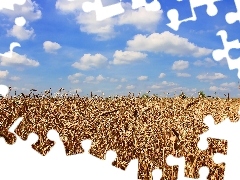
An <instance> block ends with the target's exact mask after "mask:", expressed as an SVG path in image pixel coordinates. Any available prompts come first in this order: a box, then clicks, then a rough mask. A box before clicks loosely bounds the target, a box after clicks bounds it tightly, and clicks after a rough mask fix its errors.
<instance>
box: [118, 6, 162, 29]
mask: <svg viewBox="0 0 240 180" xmlns="http://www.w3.org/2000/svg"><path fill="white" fill-rule="evenodd" d="M122 4H123V7H124V9H126V10H125V12H124V13H123V14H121V15H120V16H119V18H118V25H125V24H127V25H133V26H135V27H136V28H137V29H139V30H143V31H148V32H154V31H155V30H156V28H157V25H158V24H159V23H160V22H161V20H162V14H163V11H162V10H159V11H146V9H145V8H144V7H140V8H138V9H137V10H132V8H131V4H130V3H122Z"/></svg>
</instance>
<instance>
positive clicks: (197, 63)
mask: <svg viewBox="0 0 240 180" xmlns="http://www.w3.org/2000/svg"><path fill="white" fill-rule="evenodd" d="M193 65H195V66H205V67H212V66H216V65H217V63H216V62H215V61H213V60H212V59H211V58H205V59H204V60H202V61H201V60H197V61H195V62H194V63H193Z"/></svg>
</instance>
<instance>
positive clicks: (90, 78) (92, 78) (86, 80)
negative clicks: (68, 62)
mask: <svg viewBox="0 0 240 180" xmlns="http://www.w3.org/2000/svg"><path fill="white" fill-rule="evenodd" d="M94 79H95V78H94V77H93V76H88V77H86V79H85V81H84V82H87V83H89V82H92V81H93V80H94Z"/></svg>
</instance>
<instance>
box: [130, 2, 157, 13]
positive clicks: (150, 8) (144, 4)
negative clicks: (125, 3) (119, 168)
mask: <svg viewBox="0 0 240 180" xmlns="http://www.w3.org/2000/svg"><path fill="white" fill-rule="evenodd" d="M140 7H145V9H146V11H159V10H160V9H161V4H160V2H159V1H158V0H153V1H152V2H151V3H147V2H146V0H132V9H138V8H140Z"/></svg>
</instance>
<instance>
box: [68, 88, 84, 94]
mask: <svg viewBox="0 0 240 180" xmlns="http://www.w3.org/2000/svg"><path fill="white" fill-rule="evenodd" d="M76 91H77V93H81V92H82V89H80V88H76V89H73V90H71V91H70V92H71V93H73V94H75V93H76Z"/></svg>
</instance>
